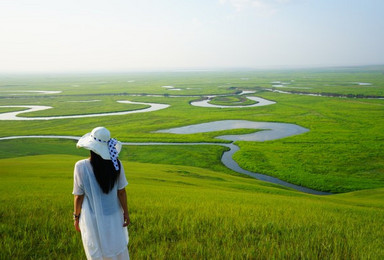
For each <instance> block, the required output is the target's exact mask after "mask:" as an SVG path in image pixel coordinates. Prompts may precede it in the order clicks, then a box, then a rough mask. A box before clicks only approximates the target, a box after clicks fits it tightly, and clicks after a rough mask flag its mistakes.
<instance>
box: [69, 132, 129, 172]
mask: <svg viewBox="0 0 384 260" xmlns="http://www.w3.org/2000/svg"><path fill="white" fill-rule="evenodd" d="M76 147H77V148H80V147H83V148H85V149H88V150H91V151H93V152H95V153H97V154H98V155H100V156H101V158H103V159H104V160H112V162H113V164H114V166H115V169H116V170H118V169H119V164H118V163H117V156H118V154H119V153H120V151H121V148H122V144H121V142H119V141H117V140H116V139H114V138H111V133H110V132H109V130H108V129H107V128H105V127H96V128H94V129H93V130H92V132H90V133H87V134H85V135H83V136H82V137H81V138H80V139H79V141H78V142H77V144H76ZM116 166H117V167H116Z"/></svg>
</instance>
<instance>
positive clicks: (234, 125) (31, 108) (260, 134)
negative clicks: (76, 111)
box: [0, 91, 330, 195]
mask: <svg viewBox="0 0 384 260" xmlns="http://www.w3.org/2000/svg"><path fill="white" fill-rule="evenodd" d="M250 93H253V92H249V91H248V92H247V91H244V92H243V93H241V94H240V95H242V94H250ZM212 97H215V96H208V97H207V98H208V99H207V100H202V101H195V102H191V105H193V106H200V107H213V108H242V107H258V106H267V105H272V104H275V103H276V102H274V101H270V100H266V99H263V98H260V97H253V96H249V97H247V98H248V99H251V100H254V101H256V102H257V103H256V104H253V105H248V106H218V105H213V104H210V103H209V101H210V98H212ZM117 102H119V103H125V104H140V105H148V106H149V107H148V108H144V109H138V110H130V111H121V112H110V113H96V114H82V115H66V116H46V117H22V116H19V114H22V113H29V112H35V111H42V110H46V109H51V108H52V107H50V106H37V105H16V106H11V105H9V106H0V107H9V108H27V110H25V109H24V110H21V111H14V112H4V113H0V120H53V119H72V118H85V117H99V116H115V115H126V114H133V113H144V112H152V111H158V110H161V109H165V108H167V107H169V106H170V105H168V104H158V103H144V102H132V101H128V100H123V101H117ZM233 129H255V130H261V131H255V132H254V133H250V134H239V135H222V136H217V137H216V138H218V139H222V140H229V141H232V142H231V143H229V144H228V143H148V142H146V143H127V142H124V143H123V145H220V146H225V147H228V148H229V151H226V152H224V153H223V155H222V158H221V161H222V163H223V164H224V165H225V166H226V167H228V168H229V169H231V170H233V171H236V172H239V173H242V174H246V175H249V176H251V177H253V178H256V179H258V180H262V181H266V182H271V183H275V184H279V185H283V186H286V187H289V188H292V189H296V190H298V191H302V192H306V193H310V194H315V195H328V194H330V193H327V192H321V191H316V190H313V189H309V188H306V187H302V186H298V185H295V184H291V183H288V182H285V181H282V180H280V179H278V178H274V177H271V176H268V175H264V174H260V173H255V172H251V171H247V170H245V169H242V168H241V167H240V166H239V165H238V164H237V162H236V161H235V160H234V159H233V154H234V153H235V152H237V151H238V150H239V149H240V148H239V147H238V146H237V145H235V144H234V142H235V141H258V142H263V141H270V140H277V139H281V138H285V137H289V136H292V135H298V134H303V133H305V132H308V131H309V130H308V129H306V128H304V127H301V126H298V125H295V124H287V123H274V122H253V121H247V120H221V121H214V122H208V123H202V124H195V125H189V126H183V127H177V128H171V129H162V130H158V131H156V132H155V133H170V134H194V133H203V132H212V131H223V130H233ZM20 138H60V139H72V140H78V139H79V138H80V137H77V136H53V135H41V136H40V135H29V136H9V137H1V138H0V140H10V139H20Z"/></svg>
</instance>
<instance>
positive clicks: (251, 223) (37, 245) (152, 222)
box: [0, 154, 384, 259]
mask: <svg viewBox="0 0 384 260" xmlns="http://www.w3.org/2000/svg"><path fill="white" fill-rule="evenodd" d="M81 158H84V157H80V156H72V155H58V154H55V155H35V156H27V157H21V158H20V157H19V158H8V159H1V160H0V163H1V165H2V172H1V180H2V181H1V185H0V189H1V194H2V195H1V204H2V207H1V208H0V217H1V226H0V227H1V236H2V237H1V247H0V248H1V249H0V250H1V253H0V258H1V259H7V258H9V257H10V256H11V257H12V258H14V259H40V258H44V259H83V258H84V253H83V249H82V244H81V239H80V235H79V234H78V233H77V232H76V231H75V230H74V228H73V226H72V220H71V212H72V195H71V194H70V192H71V189H72V171H73V164H74V162H76V161H77V160H79V159H81ZM123 163H124V166H125V169H126V175H127V178H128V181H129V183H130V184H129V185H128V187H127V191H128V204H129V207H130V211H131V220H132V225H131V226H130V227H129V233H130V244H129V250H130V254H131V257H132V259H223V258H224V259H228V258H235V259H242V258H252V259H254V258H256V259H382V258H383V257H384V249H383V247H382V243H383V241H384V232H383V229H382V227H383V226H382V219H383V217H384V205H383V203H382V202H383V195H384V190H383V189H376V190H369V191H360V192H356V193H349V194H342V195H333V196H325V197H318V196H312V195H306V194H303V193H299V192H295V191H290V190H288V189H282V188H280V187H277V186H275V185H271V184H266V183H263V182H259V181H257V180H254V179H251V178H243V177H237V176H231V175H227V174H223V173H221V172H214V171H210V170H205V169H202V168H196V167H191V166H175V165H161V164H149V163H134V162H127V161H123Z"/></svg>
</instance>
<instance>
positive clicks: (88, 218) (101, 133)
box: [72, 127, 130, 260]
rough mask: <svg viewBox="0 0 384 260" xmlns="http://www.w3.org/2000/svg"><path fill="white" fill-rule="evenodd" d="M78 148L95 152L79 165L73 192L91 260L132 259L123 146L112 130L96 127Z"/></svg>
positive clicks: (78, 222)
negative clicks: (122, 161)
mask: <svg viewBox="0 0 384 260" xmlns="http://www.w3.org/2000/svg"><path fill="white" fill-rule="evenodd" d="M76 146H77V147H78V148H79V147H83V148H85V149H88V150H90V151H91V157H90V158H89V159H84V160H80V161H78V162H77V163H76V164H75V170H74V185H73V192H72V194H73V195H75V198H74V213H73V219H74V226H75V228H76V230H77V231H79V232H81V238H82V241H83V246H84V250H85V254H86V256H87V259H92V260H101V259H114V260H115V259H116V260H117V259H121V260H122V259H124V260H125V259H129V253H128V248H127V245H128V231H127V226H128V224H129V223H130V219H129V213H128V206H127V196H126V192H125V186H127V184H128V182H127V179H126V177H125V173H124V168H123V165H122V164H121V163H120V161H119V160H118V158H117V156H118V154H119V152H120V150H121V147H122V145H121V143H120V142H118V141H116V139H113V138H111V135H110V132H109V131H108V129H106V128H104V127H96V128H95V129H93V130H92V132H91V133H87V134H85V135H84V136H83V137H81V138H80V140H79V141H78V142H77V145H76Z"/></svg>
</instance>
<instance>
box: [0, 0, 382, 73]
mask: <svg viewBox="0 0 384 260" xmlns="http://www.w3.org/2000/svg"><path fill="white" fill-rule="evenodd" d="M383 10H384V1H382V0H321V1H319V0H205V1H204V0H194V1H180V0H162V1H159V0H157V1H156V0H111V1H101V0H82V1H75V0H66V1H58V0H32V1H31V0H18V1H13V0H4V1H1V2H0V57H1V62H0V73H8V72H10V73H14V72H15V73H19V72H20V73H22V72H39V73H41V72H88V71H130V70H153V69H156V70H159V69H160V70H170V69H199V68H204V69H209V68H223V69H225V68H278V67H324V66H356V65H371V64H372V65H376V64H384V51H383V46H384V19H383V18H382V11H383Z"/></svg>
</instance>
